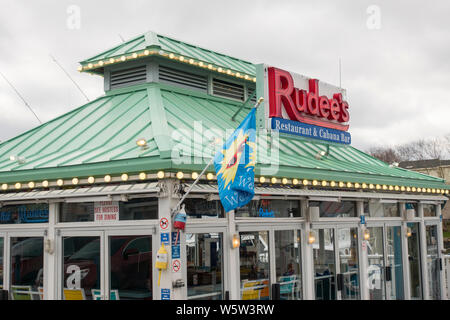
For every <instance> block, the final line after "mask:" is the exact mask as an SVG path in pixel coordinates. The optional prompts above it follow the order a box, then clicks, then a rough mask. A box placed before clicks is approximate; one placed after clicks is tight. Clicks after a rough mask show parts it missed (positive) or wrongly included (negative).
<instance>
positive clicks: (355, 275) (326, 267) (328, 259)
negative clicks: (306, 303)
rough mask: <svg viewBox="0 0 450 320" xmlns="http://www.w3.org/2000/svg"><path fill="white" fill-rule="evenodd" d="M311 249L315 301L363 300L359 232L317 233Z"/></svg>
mask: <svg viewBox="0 0 450 320" xmlns="http://www.w3.org/2000/svg"><path fill="white" fill-rule="evenodd" d="M312 245H313V259H314V274H315V279H314V280H315V295H316V299H317V300H357V299H360V281H359V259H358V228H357V227H341V228H320V229H316V230H315V242H314V243H313V244H312Z"/></svg>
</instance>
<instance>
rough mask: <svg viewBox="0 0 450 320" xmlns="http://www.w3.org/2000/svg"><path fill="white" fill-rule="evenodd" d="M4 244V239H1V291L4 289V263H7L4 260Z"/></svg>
mask: <svg viewBox="0 0 450 320" xmlns="http://www.w3.org/2000/svg"><path fill="white" fill-rule="evenodd" d="M3 244H4V238H0V289H3V274H4V273H3V262H4V261H5V260H4V258H3Z"/></svg>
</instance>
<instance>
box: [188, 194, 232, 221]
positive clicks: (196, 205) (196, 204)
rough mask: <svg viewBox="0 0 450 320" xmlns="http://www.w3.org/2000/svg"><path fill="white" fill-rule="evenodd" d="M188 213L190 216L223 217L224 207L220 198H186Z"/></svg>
mask: <svg viewBox="0 0 450 320" xmlns="http://www.w3.org/2000/svg"><path fill="white" fill-rule="evenodd" d="M184 204H185V205H186V206H185V210H186V215H187V216H188V217H189V218H223V217H224V212H223V207H222V205H221V204H220V201H219V200H211V201H208V200H205V199H198V198H188V199H186V200H184Z"/></svg>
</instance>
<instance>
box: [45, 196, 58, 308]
mask: <svg viewBox="0 0 450 320" xmlns="http://www.w3.org/2000/svg"><path fill="white" fill-rule="evenodd" d="M58 210H59V206H58V203H54V202H52V203H49V205H48V228H47V234H46V235H45V236H44V248H46V245H45V243H46V242H47V241H48V243H49V244H50V246H51V249H52V250H53V252H52V253H50V252H47V250H44V268H43V276H44V283H43V286H44V300H56V299H57V296H56V287H57V283H58V279H57V276H58V272H57V270H56V265H57V257H61V255H59V254H58V251H59V250H60V248H57V247H56V242H57V241H56V231H55V225H56V223H57V217H58ZM61 259H62V257H61Z"/></svg>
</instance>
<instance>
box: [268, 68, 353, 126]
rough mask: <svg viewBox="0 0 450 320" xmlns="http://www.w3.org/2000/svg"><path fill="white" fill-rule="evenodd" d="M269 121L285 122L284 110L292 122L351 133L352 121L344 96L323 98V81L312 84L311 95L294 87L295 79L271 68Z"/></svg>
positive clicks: (337, 95)
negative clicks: (278, 120) (349, 122)
mask: <svg viewBox="0 0 450 320" xmlns="http://www.w3.org/2000/svg"><path fill="white" fill-rule="evenodd" d="M268 76H269V117H270V118H274V117H276V118H283V115H282V108H284V110H285V111H286V114H287V115H288V117H289V119H291V120H294V121H299V122H304V123H308V124H312V125H316V126H321V127H326V128H331V129H337V130H341V131H347V130H348V127H349V125H348V124H345V123H347V122H348V121H349V120H350V115H349V113H348V107H349V106H348V103H347V102H346V101H343V100H342V94H341V93H335V94H333V97H332V98H328V97H326V96H321V95H320V94H319V80H316V79H310V80H309V88H308V89H309V91H308V92H306V90H301V89H298V88H295V87H294V79H293V78H292V76H291V74H290V73H289V72H287V71H284V70H281V69H277V68H273V67H270V68H269V69H268Z"/></svg>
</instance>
